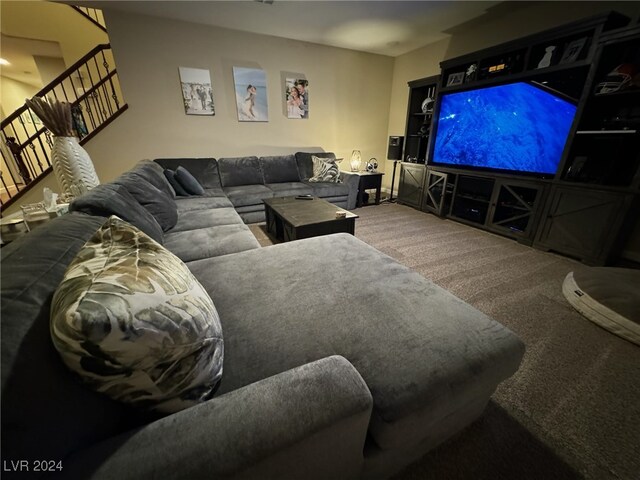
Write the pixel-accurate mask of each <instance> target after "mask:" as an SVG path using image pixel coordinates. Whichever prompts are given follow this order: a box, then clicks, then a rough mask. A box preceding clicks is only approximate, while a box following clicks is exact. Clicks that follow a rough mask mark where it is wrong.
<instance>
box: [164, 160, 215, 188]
mask: <svg viewBox="0 0 640 480" xmlns="http://www.w3.org/2000/svg"><path fill="white" fill-rule="evenodd" d="M154 162H156V163H158V164H159V165H161V166H162V167H164V168H170V169H171V170H173V171H175V170H176V169H177V168H178V167H179V166H183V167H184V168H186V169H187V170H189V172H191V174H192V175H193V176H194V177H195V178H196V179H197V180H198V182H199V183H200V185H202V187H203V188H205V189H206V188H220V187H221V186H222V185H221V184H220V174H219V173H218V162H217V161H216V159H215V158H156V159H155V160H154Z"/></svg>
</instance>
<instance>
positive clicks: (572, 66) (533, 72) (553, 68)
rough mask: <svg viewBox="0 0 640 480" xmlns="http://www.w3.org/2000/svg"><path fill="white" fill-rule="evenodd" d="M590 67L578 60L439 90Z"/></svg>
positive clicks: (456, 88)
mask: <svg viewBox="0 0 640 480" xmlns="http://www.w3.org/2000/svg"><path fill="white" fill-rule="evenodd" d="M590 65H591V62H590V61H586V60H579V61H576V62H572V63H563V64H561V65H552V66H550V67H546V68H535V69H531V70H524V71H520V72H517V73H511V74H504V75H500V76H496V77H490V78H482V79H478V80H473V81H470V82H467V83H463V84H461V85H456V86H450V87H445V86H443V87H442V88H441V91H442V92H452V91H456V90H466V89H467V88H471V87H473V88H476V87H481V86H483V85H494V84H496V82H498V81H501V82H515V81H518V80H531V79H532V78H537V77H548V76H552V75H556V74H558V73H562V72H566V71H569V70H579V69H585V70H586V69H588V68H589V67H590Z"/></svg>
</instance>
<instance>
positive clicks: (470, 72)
mask: <svg viewBox="0 0 640 480" xmlns="http://www.w3.org/2000/svg"><path fill="white" fill-rule="evenodd" d="M477 70H478V65H477V64H476V63H472V64H471V65H469V68H467V72H466V73H465V74H464V81H465V83H467V82H473V81H474V80H475V79H476V72H477Z"/></svg>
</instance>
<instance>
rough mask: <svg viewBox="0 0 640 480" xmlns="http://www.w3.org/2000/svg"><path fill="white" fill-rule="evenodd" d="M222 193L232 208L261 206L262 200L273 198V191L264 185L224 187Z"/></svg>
mask: <svg viewBox="0 0 640 480" xmlns="http://www.w3.org/2000/svg"><path fill="white" fill-rule="evenodd" d="M224 192H225V193H226V194H227V197H229V200H231V203H233V206H234V207H244V206H246V205H262V200H264V199H265V198H271V197H273V196H274V193H273V190H271V189H270V188H269V187H266V186H264V185H238V186H235V187H224Z"/></svg>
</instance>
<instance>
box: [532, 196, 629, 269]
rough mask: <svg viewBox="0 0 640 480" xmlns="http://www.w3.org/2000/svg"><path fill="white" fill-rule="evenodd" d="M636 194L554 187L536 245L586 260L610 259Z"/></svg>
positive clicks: (600, 260) (592, 261)
mask: <svg viewBox="0 0 640 480" xmlns="http://www.w3.org/2000/svg"><path fill="white" fill-rule="evenodd" d="M632 202H633V195H630V194H624V193H619V192H604V191H597V190H595V191H592V190H587V189H583V188H573V187H554V188H553V190H552V192H551V196H550V202H549V208H548V211H547V214H546V218H545V220H544V223H543V224H542V227H541V228H540V229H539V232H538V238H537V240H536V246H538V247H540V248H543V249H548V250H554V251H557V252H561V253H564V254H567V255H571V256H573V257H576V258H579V259H581V260H582V261H584V262H585V263H588V264H593V265H600V264H604V263H607V261H608V260H609V259H610V257H611V255H612V253H613V252H612V249H613V248H614V247H620V246H621V244H620V242H621V241H622V237H621V235H619V233H620V231H621V228H622V227H623V225H624V223H625V221H627V220H630V219H627V218H626V217H627V216H628V214H629V207H630V206H631V203H632Z"/></svg>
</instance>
